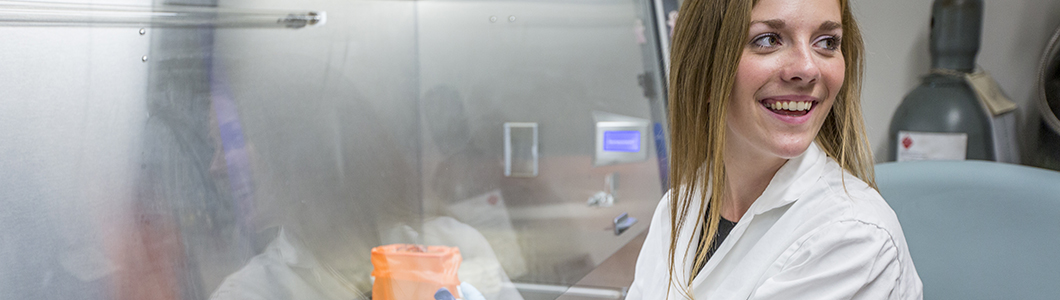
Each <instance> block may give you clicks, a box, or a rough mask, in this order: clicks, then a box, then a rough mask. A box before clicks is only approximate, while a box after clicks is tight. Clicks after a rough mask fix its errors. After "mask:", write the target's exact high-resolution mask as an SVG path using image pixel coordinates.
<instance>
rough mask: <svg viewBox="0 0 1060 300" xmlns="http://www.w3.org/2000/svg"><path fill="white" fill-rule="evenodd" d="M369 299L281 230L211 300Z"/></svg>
mask: <svg viewBox="0 0 1060 300" xmlns="http://www.w3.org/2000/svg"><path fill="white" fill-rule="evenodd" d="M296 299H319V300H352V299H368V296H367V294H365V293H363V292H361V291H359V290H357V289H356V288H355V287H353V286H352V284H351V283H349V282H347V281H346V280H345V279H343V278H339V277H338V276H335V274H334V273H333V272H330V271H328V270H327V269H326V267H325V266H324V265H322V264H321V263H320V262H318V261H317V260H316V258H314V257H313V255H312V254H310V252H309V251H307V250H306V248H305V247H304V246H302V244H301V243H300V242H298V240H297V239H292V238H290V237H288V236H287V234H286V232H285V231H284V230H283V229H281V230H280V234H279V236H277V237H276V239H275V240H273V241H272V242H271V243H269V246H268V247H266V248H265V251H264V252H262V253H261V254H259V255H257V256H254V258H252V259H250V262H249V263H247V265H246V266H244V267H243V269H240V270H239V271H238V272H236V273H233V274H231V275H229V276H228V277H227V278H225V280H224V282H222V283H221V286H220V287H218V288H217V290H216V291H214V292H213V295H210V300H296Z"/></svg>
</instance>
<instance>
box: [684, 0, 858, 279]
mask: <svg viewBox="0 0 1060 300" xmlns="http://www.w3.org/2000/svg"><path fill="white" fill-rule="evenodd" d="M837 1H839V6H840V10H841V12H842V20H841V21H842V26H843V38H842V39H841V45H840V49H841V50H840V51H841V53H842V54H843V60H844V62H845V65H846V68H845V73H844V76H845V80H844V82H843V86H842V87H841V88H840V90H839V94H838V95H837V96H836V101H835V104H833V105H832V111H831V112H830V113H829V114H828V116H827V117H826V118H825V121H824V124H823V125H822V126H821V130H820V131H819V132H818V134H817V137H816V139H815V141H816V142H817V144H818V145H820V146H821V148H822V149H823V150H824V152H825V153H827V155H828V156H829V157H832V158H833V159H835V160H836V161H837V162H838V163H839V165H840V166H842V167H843V169H845V170H846V171H848V172H850V173H851V174H853V175H854V176H856V177H858V178H860V179H861V180H863V181H865V182H866V183H868V184H869V186H871V187H873V188H876V183H875V176H874V175H873V174H874V173H873V168H872V166H873V160H872V152H871V148H870V147H869V143H868V140H867V138H866V137H865V124H864V120H863V119H862V115H861V101H860V100H861V78H862V72H863V70H864V64H865V63H864V57H863V56H862V54H863V53H864V44H863V43H862V40H861V32H860V30H859V29H858V26H857V23H856V22H855V20H854V15H853V12H852V11H851V8H850V5H849V3H848V0H837ZM757 2H758V1H757V0H685V1H684V3H683V4H682V5H681V10H680V12H679V13H678V16H679V17H678V19H677V24H676V26H675V28H674V36H673V45H672V47H671V49H672V53H671V55H670V65H671V68H670V99H669V118H670V134H671V154H670V186H669V188H670V193H669V195H670V199H669V201H670V222H671V223H670V232H671V234H670V249H669V271H670V272H669V277H670V280H669V285H668V287H667V293H669V287H670V286H673V285H674V278H675V275H676V273H675V270H676V269H678V268H676V267H675V266H676V265H677V264H676V263H677V261H676V258H675V253H676V248H677V245H678V243H677V242H678V241H677V233H679V232H680V231H681V228H682V224H684V222H685V221H686V218H688V217H689V216H690V213H691V212H694V213H695V214H691V217H694V218H696V222H695V226H696V228H701V226H705V227H702V228H704V231H703V234H704V236H703V238H701V239H700V240H699V243H698V245H699V247H698V248H697V249H698V250H697V253H696V256H695V261H694V262H693V264H692V265H693V266H699V265H701V264H702V263H704V262H705V260H706V252H707V247H708V246H707V245H711V244H712V243H713V240H714V236H715V235H716V234H717V230H718V223H719V222H720V220H721V212H720V209H718V208H720V207H722V193H723V192H724V191H725V185H726V182H725V166H724V164H723V163H722V156H723V153H722V152H723V150H722V149H724V147H723V145H724V144H725V132H726V114H727V113H728V112H727V111H728V102H729V98H730V97H731V94H732V89H733V86H734V84H735V80H736V70H737V66H738V65H739V62H740V57H741V55H742V54H743V49H744V45H745V44H746V43H748V42H749V41H747V31H748V29H749V27H750V22H751V9H752V8H754V5H755V4H757ZM708 186H709V187H710V190H709V191H710V192H709V195H708V194H707V193H706V192H704V191H707V187H708ZM697 195H698V197H699V199H698V200H699V207H696V208H693V207H691V206H692V203H693V202H695V201H693V200H695V199H693V198H694V197H697ZM708 207H709V208H711V209H708ZM704 217H705V218H704ZM691 247H692V243H689V244H688V247H687V248H686V249H685V252H687V251H689V250H690V249H691ZM682 259H683V258H682ZM698 272H699V271H698V270H697V268H692V271H691V274H689V277H688V278H689V280H688V282H686V283H679V284H680V285H681V286H684V287H685V288H684V289H682V294H684V295H685V296H687V297H688V298H690V299H691V298H692V295H691V287H692V279H693V278H695V275H697V273H698Z"/></svg>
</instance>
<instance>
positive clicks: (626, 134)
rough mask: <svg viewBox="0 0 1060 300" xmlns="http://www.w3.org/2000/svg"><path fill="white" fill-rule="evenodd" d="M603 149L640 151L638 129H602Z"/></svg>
mask: <svg viewBox="0 0 1060 300" xmlns="http://www.w3.org/2000/svg"><path fill="white" fill-rule="evenodd" d="M604 151H614V152H640V131H637V130H630V131H604Z"/></svg>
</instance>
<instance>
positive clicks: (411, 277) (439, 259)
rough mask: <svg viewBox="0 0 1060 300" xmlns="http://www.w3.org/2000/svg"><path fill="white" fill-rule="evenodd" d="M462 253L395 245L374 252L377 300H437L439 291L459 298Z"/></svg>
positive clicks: (438, 248) (439, 247)
mask: <svg viewBox="0 0 1060 300" xmlns="http://www.w3.org/2000/svg"><path fill="white" fill-rule="evenodd" d="M461 260H462V258H461V257H460V249H458V248H456V247H446V246H421V245H412V244H392V245H385V246H379V247H375V248H372V267H374V269H373V270H372V276H374V277H375V283H374V284H373V285H372V299H373V300H422V299H434V293H435V292H437V291H438V289H439V288H443V287H444V288H446V289H448V290H449V291H450V292H451V293H452V294H453V295H458V294H457V291H456V287H457V286H459V285H460V279H459V278H457V275H456V271H457V269H459V268H460V262H461Z"/></svg>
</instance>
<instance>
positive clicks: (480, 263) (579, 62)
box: [0, 0, 668, 299]
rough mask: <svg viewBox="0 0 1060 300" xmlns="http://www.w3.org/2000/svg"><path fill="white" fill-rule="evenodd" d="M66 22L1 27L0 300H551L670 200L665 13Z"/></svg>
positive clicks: (346, 6)
mask: <svg viewBox="0 0 1060 300" xmlns="http://www.w3.org/2000/svg"><path fill="white" fill-rule="evenodd" d="M64 1H66V2H65V3H59V2H51V1H49V2H37V1H0V40H2V43H0V170H2V171H0V299H211V298H212V299H248V298H250V297H258V298H253V299H368V298H369V297H371V295H372V293H373V284H374V283H373V280H377V278H376V277H375V276H373V269H374V268H373V254H372V249H373V248H376V247H379V246H384V245H396V244H410V245H437V246H446V247H451V248H457V249H459V250H460V253H461V255H462V262H461V264H460V265H459V277H460V278H459V280H460V281H461V282H465V283H468V284H470V285H472V286H473V287H474V288H475V289H476V290H478V291H479V292H481V293H482V294H483V295H484V296H485V298H486V299H553V298H556V297H560V296H561V295H563V294H564V293H567V294H568V295H569V294H570V291H569V290H568V288H569V287H570V286H572V285H574V284H575V283H577V282H578V281H579V280H581V279H582V278H583V277H585V276H586V274H589V273H590V272H591V271H593V270H594V269H596V268H597V267H598V266H599V265H600V264H601V263H602V262H604V261H605V260H606V259H607V258H608V257H610V256H611V255H612V254H614V253H615V252H616V251H618V250H619V249H621V248H623V247H624V246H626V245H627V244H628V243H630V241H631V240H633V239H634V238H635V237H637V236H638V235H640V234H642V233H643V232H645V230H646V229H647V224H648V223H649V220H650V219H651V215H652V212H653V211H654V208H655V206H656V204H657V203H658V201H659V199H660V198H661V196H662V194H663V189H664V187H665V186H666V178H665V174H666V168H667V167H666V166H667V165H666V147H665V146H666V139H667V136H666V134H667V133H666V131H665V128H666V126H667V125H666V120H665V113H664V111H665V95H666V90H665V85H664V84H663V83H664V82H665V79H664V77H663V74H665V73H666V72H665V69H666V66H665V64H664V60H663V57H664V56H665V55H664V54H663V53H665V51H666V49H665V47H663V46H665V43H661V42H660V34H659V33H666V32H668V29H665V28H666V25H665V24H666V22H665V21H666V20H665V18H666V14H663V13H662V11H663V10H664V9H663V8H662V7H663V6H662V5H660V4H658V3H654V2H652V1H648V0H565V1H558V0H546V1H542V0H526V1H508V0H498V1H477V0H439V1H347V0H342V1H339V0H304V1H282V0H216V1H213V0H202V1H199V0H187V1H143V0H100V1H95V0H93V1H87V0H85V1H79V0H64ZM660 28H662V29H660ZM629 263H632V261H630V262H629ZM376 275H378V274H376ZM579 291H581V292H580V294H579V295H581V297H597V298H612V299H617V298H621V297H622V290H621V288H614V287H607V288H599V289H595V290H594V289H593V288H591V287H586V288H581V289H579Z"/></svg>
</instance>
